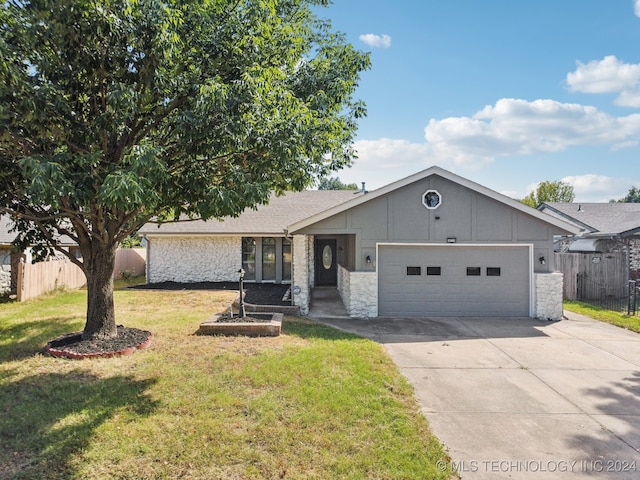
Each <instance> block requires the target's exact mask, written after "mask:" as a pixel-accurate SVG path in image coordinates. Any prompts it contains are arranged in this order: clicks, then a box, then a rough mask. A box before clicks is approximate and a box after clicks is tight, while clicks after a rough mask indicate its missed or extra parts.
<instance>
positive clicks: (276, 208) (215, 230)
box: [138, 190, 362, 236]
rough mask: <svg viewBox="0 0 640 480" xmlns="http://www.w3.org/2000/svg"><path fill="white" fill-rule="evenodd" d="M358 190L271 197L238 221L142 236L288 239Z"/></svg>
mask: <svg viewBox="0 0 640 480" xmlns="http://www.w3.org/2000/svg"><path fill="white" fill-rule="evenodd" d="M361 195H362V192H360V191H358V190H304V191H302V192H287V193H286V194H284V195H281V196H276V195H275V194H272V195H271V199H270V200H269V203H268V204H266V205H259V206H258V207H257V209H256V210H253V209H251V208H247V209H245V210H244V212H242V213H241V214H240V215H239V216H238V217H225V218H223V219H222V220H215V219H211V220H207V221H204V220H199V219H198V220H192V221H189V220H188V219H187V218H186V217H185V218H184V221H179V222H168V223H163V224H160V225H157V224H152V223H148V224H146V225H144V226H143V227H142V228H141V229H140V231H139V232H138V233H139V234H140V235H143V236H145V235H234V234H237V235H256V236H265V235H284V234H285V233H286V231H287V227H288V226H289V225H291V224H292V223H296V222H299V221H300V220H303V219H305V218H307V217H310V216H313V215H316V214H318V213H320V212H323V211H324V210H327V209H330V208H331V207H334V206H336V205H339V204H342V203H345V202H347V201H349V200H352V199H353V198H354V197H358V196H361Z"/></svg>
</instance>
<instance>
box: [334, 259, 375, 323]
mask: <svg viewBox="0 0 640 480" xmlns="http://www.w3.org/2000/svg"><path fill="white" fill-rule="evenodd" d="M338 292H339V293H340V297H342V303H344V306H345V308H346V309H347V312H348V313H349V316H350V317H355V318H372V317H377V316H378V274H377V273H376V272H350V271H349V270H347V269H346V268H344V267H343V266H340V265H339V266H338Z"/></svg>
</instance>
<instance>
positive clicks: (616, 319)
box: [564, 300, 640, 333]
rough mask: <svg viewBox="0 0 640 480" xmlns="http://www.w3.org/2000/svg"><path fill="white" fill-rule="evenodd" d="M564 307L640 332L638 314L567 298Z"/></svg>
mask: <svg viewBox="0 0 640 480" xmlns="http://www.w3.org/2000/svg"><path fill="white" fill-rule="evenodd" d="M564 308H565V309H566V310H569V311H571V312H574V313H579V314H581V315H586V316H587V317H591V318H594V319H596V320H600V321H602V322H607V323H610V324H612V325H616V326H618V327H622V328H626V329H627V330H632V331H634V332H636V333H640V317H637V316H633V315H624V314H622V313H618V312H614V311H611V310H606V309H604V308H600V307H596V306H594V305H590V304H588V303H584V302H578V301H576V300H565V301H564Z"/></svg>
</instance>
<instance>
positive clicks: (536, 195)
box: [520, 181, 575, 208]
mask: <svg viewBox="0 0 640 480" xmlns="http://www.w3.org/2000/svg"><path fill="white" fill-rule="evenodd" d="M574 199H575V195H574V193H573V186H571V185H569V184H568V183H564V182H562V181H555V182H551V181H544V182H540V183H539V184H538V186H537V187H536V189H535V190H534V191H533V192H531V193H530V194H529V195H527V196H526V197H524V198H523V199H522V200H520V201H521V202H522V203H524V204H525V205H529V206H530V207H533V208H537V207H538V206H539V205H540V204H542V203H545V202H569V203H570V202H573V200H574Z"/></svg>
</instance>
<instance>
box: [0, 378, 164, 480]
mask: <svg viewBox="0 0 640 480" xmlns="http://www.w3.org/2000/svg"><path fill="white" fill-rule="evenodd" d="M153 383H154V381H153V380H144V381H140V380H135V379H133V378H131V377H127V376H118V377H111V378H98V377H96V376H94V375H92V374H88V373H86V372H84V371H81V370H75V371H73V372H69V373H65V374H60V373H47V374H40V375H34V376H31V377H26V378H23V379H20V380H18V381H14V382H11V381H10V379H5V382H4V384H2V385H0V413H1V414H0V478H11V479H16V480H17V479H38V478H42V479H44V478H46V479H63V478H75V476H76V475H75V472H74V464H73V460H74V458H73V457H75V455H77V454H80V453H81V452H82V451H83V450H85V449H86V448H87V447H88V446H89V445H90V443H91V441H92V439H93V437H94V434H95V430H96V429H97V428H98V427H99V426H100V425H102V424H103V423H105V422H106V421H108V420H109V419H111V418H113V417H114V416H115V415H117V414H118V413H119V412H127V413H128V414H130V415H131V414H133V415H135V416H138V417H140V416H147V415H150V414H151V413H152V412H153V411H154V410H155V408H156V406H157V402H156V401H154V400H151V399H150V398H149V397H148V396H147V394H146V393H145V392H146V391H147V390H148V388H149V387H150V386H151V385H152V384H153Z"/></svg>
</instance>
